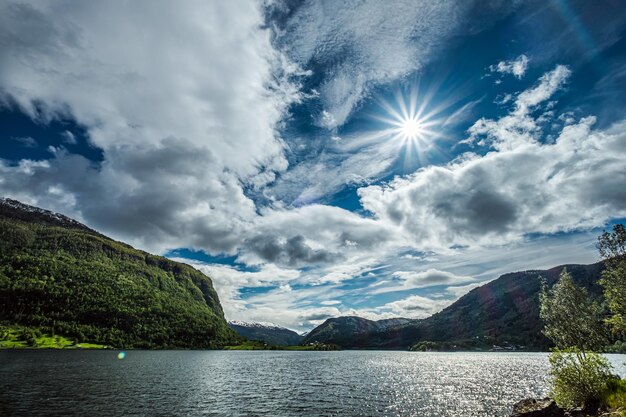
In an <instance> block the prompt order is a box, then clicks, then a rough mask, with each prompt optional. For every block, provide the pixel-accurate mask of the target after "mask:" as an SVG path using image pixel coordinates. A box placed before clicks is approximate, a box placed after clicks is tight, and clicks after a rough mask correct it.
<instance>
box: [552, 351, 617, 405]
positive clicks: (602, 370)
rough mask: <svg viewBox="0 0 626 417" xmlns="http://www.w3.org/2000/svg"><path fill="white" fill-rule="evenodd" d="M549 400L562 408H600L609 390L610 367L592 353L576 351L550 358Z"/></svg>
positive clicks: (555, 352) (562, 352) (605, 361)
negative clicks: (551, 398) (597, 406)
mask: <svg viewBox="0 0 626 417" xmlns="http://www.w3.org/2000/svg"><path fill="white" fill-rule="evenodd" d="M549 359H550V365H551V366H552V369H551V370H550V375H551V377H552V396H553V397H554V399H555V400H556V402H557V403H559V405H561V406H562V407H576V406H579V405H584V406H586V407H588V406H590V405H593V404H598V405H599V404H600V403H601V402H602V399H603V398H604V396H605V394H606V392H607V389H608V387H609V381H610V380H612V379H613V378H614V377H613V376H612V374H611V365H610V364H609V362H608V360H607V359H606V358H605V357H603V356H601V355H599V354H597V353H593V352H583V351H581V350H579V349H576V348H570V349H565V350H554V351H553V352H552V353H551V354H550V358H549Z"/></svg>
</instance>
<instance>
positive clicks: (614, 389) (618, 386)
mask: <svg viewBox="0 0 626 417" xmlns="http://www.w3.org/2000/svg"><path fill="white" fill-rule="evenodd" d="M602 403H603V404H604V405H606V406H607V407H609V408H610V409H614V410H615V409H626V380H623V379H617V378H614V379H611V380H609V382H608V384H607V390H606V392H605V394H604V397H603V399H602ZM624 413H625V414H626V411H625V412H624Z"/></svg>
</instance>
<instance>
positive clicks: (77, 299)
mask: <svg viewBox="0 0 626 417" xmlns="http://www.w3.org/2000/svg"><path fill="white" fill-rule="evenodd" d="M0 327H5V328H6V327H8V328H13V329H14V328H19V329H22V331H24V330H23V329H27V330H29V331H32V329H36V330H37V331H38V332H39V331H43V332H46V333H49V334H57V335H64V336H69V337H71V338H73V339H74V340H76V341H78V342H93V343H97V344H103V345H108V346H114V347H136V348H219V347H222V346H224V345H227V344H237V343H239V342H240V341H241V340H242V338H241V337H240V336H238V335H237V334H236V333H235V332H234V331H233V330H231V329H230V328H229V327H228V325H227V323H226V320H225V319H224V313H223V311H222V306H221V305H220V301H219V299H218V296H217V293H216V292H215V289H214V288H213V284H212V282H211V279H210V278H209V277H207V276H206V275H204V274H202V273H201V272H199V271H197V270H196V269H194V268H192V267H190V266H188V265H185V264H182V263H178V262H174V261H171V260H169V259H167V258H163V257H161V256H154V255H150V254H149V253H146V252H143V251H140V250H136V249H134V248H132V247H131V246H129V245H126V244H124V243H121V242H116V241H114V240H112V239H110V238H108V237H106V236H104V235H102V234H100V233H98V232H96V231H94V230H92V229H90V228H88V227H87V226H85V225H83V224H81V223H80V222H77V221H76V220H73V219H70V218H69V217H66V216H63V215H61V214H58V213H53V212H50V211H48V210H43V209H40V208H37V207H32V206H29V205H26V204H23V203H21V202H19V201H16V200H11V199H0ZM0 330H1V329H0Z"/></svg>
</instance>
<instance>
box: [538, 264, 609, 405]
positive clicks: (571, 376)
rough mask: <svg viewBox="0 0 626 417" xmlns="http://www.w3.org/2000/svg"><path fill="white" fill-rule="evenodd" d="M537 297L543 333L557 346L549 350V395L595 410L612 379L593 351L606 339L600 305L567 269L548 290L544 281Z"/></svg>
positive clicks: (604, 363) (607, 369) (562, 402)
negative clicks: (550, 377)
mask: <svg viewBox="0 0 626 417" xmlns="http://www.w3.org/2000/svg"><path fill="white" fill-rule="evenodd" d="M540 301H541V305H540V316H541V318H542V320H543V322H544V330H543V333H544V334H545V335H546V337H548V338H549V339H550V340H552V342H553V343H554V344H555V346H556V349H554V350H553V351H552V353H551V354H550V365H551V370H550V375H551V376H552V395H553V396H554V399H555V400H556V401H557V402H558V403H559V404H561V405H563V406H566V407H572V406H577V405H581V404H583V405H584V406H585V408H586V409H587V410H588V411H595V410H594V408H595V409H597V407H598V406H599V404H600V401H601V399H602V395H603V394H604V393H605V392H606V390H607V386H608V385H607V384H608V382H609V381H610V380H611V366H610V364H609V362H608V361H607V360H606V358H604V357H602V356H601V355H598V354H597V353H594V352H593V351H594V350H599V349H602V348H603V347H604V346H605V345H606V342H607V337H606V331H605V329H604V326H603V325H602V307H601V306H600V304H598V303H597V302H594V301H593V300H591V299H590V298H589V296H588V295H587V292H586V291H585V290H584V289H582V288H579V287H578V286H576V284H575V283H574V281H573V280H572V277H571V276H570V274H569V273H568V272H567V271H566V270H563V272H561V276H560V277H559V281H558V282H557V283H556V284H555V285H554V287H553V288H552V289H551V290H549V289H548V288H547V285H546V284H545V283H544V286H543V289H542V292H541V295H540Z"/></svg>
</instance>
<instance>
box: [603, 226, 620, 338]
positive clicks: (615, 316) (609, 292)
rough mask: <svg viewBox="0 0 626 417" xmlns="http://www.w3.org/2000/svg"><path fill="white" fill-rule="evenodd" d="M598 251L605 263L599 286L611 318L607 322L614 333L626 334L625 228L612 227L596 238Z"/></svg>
mask: <svg viewBox="0 0 626 417" xmlns="http://www.w3.org/2000/svg"><path fill="white" fill-rule="evenodd" d="M597 247H598V250H599V251H600V256H602V257H603V258H604V259H605V260H606V263H607V269H606V270H605V271H604V272H603V273H602V279H601V280H600V284H601V285H602V287H603V288H604V296H605V298H606V301H607V305H608V307H609V309H610V310H611V313H612V316H611V318H610V319H609V320H608V322H609V323H610V324H611V326H612V328H613V330H614V331H615V332H616V333H621V334H626V228H624V225H622V224H616V225H615V226H613V231H612V232H607V231H604V232H603V233H602V235H600V237H598V244H597Z"/></svg>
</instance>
